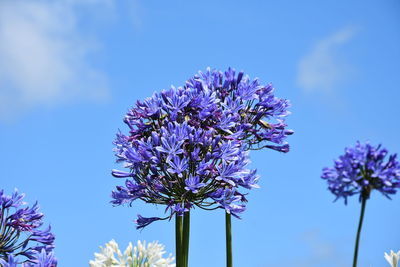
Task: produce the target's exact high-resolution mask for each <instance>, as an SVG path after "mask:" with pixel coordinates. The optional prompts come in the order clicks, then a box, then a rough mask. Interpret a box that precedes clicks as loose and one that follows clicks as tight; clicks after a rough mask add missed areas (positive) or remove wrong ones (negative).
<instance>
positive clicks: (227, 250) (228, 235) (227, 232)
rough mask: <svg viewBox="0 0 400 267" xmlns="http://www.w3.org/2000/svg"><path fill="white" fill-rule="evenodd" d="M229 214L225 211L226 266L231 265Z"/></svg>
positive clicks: (230, 266)
mask: <svg viewBox="0 0 400 267" xmlns="http://www.w3.org/2000/svg"><path fill="white" fill-rule="evenodd" d="M231 217H232V216H231V214H229V213H227V212H225V231H226V267H232V224H231Z"/></svg>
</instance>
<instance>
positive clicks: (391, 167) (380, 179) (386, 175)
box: [321, 142, 400, 204]
mask: <svg viewBox="0 0 400 267" xmlns="http://www.w3.org/2000/svg"><path fill="white" fill-rule="evenodd" d="M321 178H323V179H326V180H327V182H328V187H329V190H330V191H331V192H332V193H333V194H334V195H336V199H338V198H344V200H345V203H346V204H347V198H348V197H349V196H352V195H355V194H359V195H360V201H361V200H362V198H366V199H368V198H369V196H370V193H371V191H372V190H377V191H379V192H381V193H382V194H383V195H384V196H386V197H388V198H390V195H392V194H395V193H396V191H397V190H398V189H399V188H400V163H399V161H398V160H397V155H396V154H393V155H389V156H388V151H387V150H386V149H385V148H383V147H382V146H381V145H378V146H373V145H371V144H369V143H365V144H361V143H360V142H357V144H356V145H355V146H354V147H348V148H346V149H345V154H344V155H342V156H340V157H339V159H337V160H335V163H334V167H333V168H324V169H323V173H322V176H321Z"/></svg>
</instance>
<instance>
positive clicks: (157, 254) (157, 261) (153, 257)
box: [89, 240, 175, 267]
mask: <svg viewBox="0 0 400 267" xmlns="http://www.w3.org/2000/svg"><path fill="white" fill-rule="evenodd" d="M100 249H101V252H100V253H95V254H94V255H95V260H91V261H90V262H89V265H90V267H113V266H115V267H175V264H174V263H173V261H174V258H173V257H172V256H171V255H169V256H168V257H167V258H164V257H163V255H164V254H165V251H164V246H163V245H161V244H158V243H157V242H152V243H149V244H147V245H146V241H145V242H143V243H142V242H140V241H138V242H137V246H135V247H133V246H132V243H129V245H128V247H127V248H126V249H125V252H124V253H122V252H121V251H120V250H119V248H118V244H117V242H115V241H114V240H111V241H110V242H108V243H106V245H105V247H104V248H102V247H100Z"/></svg>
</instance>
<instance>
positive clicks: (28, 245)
mask: <svg viewBox="0 0 400 267" xmlns="http://www.w3.org/2000/svg"><path fill="white" fill-rule="evenodd" d="M23 198H24V194H20V193H18V191H17V190H15V192H14V193H13V194H12V195H6V194H4V191H3V190H1V191H0V264H1V265H2V266H5V267H7V266H16V264H23V266H24V267H34V266H43V267H54V266H57V261H56V259H55V258H54V256H53V253H52V250H53V248H54V235H53V234H52V233H51V229H50V226H49V227H48V228H46V229H41V228H40V227H41V226H42V225H43V221H42V218H43V214H42V213H40V212H39V207H38V204H37V203H35V204H34V205H33V206H32V207H28V206H25V205H26V203H25V202H23Z"/></svg>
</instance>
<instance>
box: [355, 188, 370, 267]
mask: <svg viewBox="0 0 400 267" xmlns="http://www.w3.org/2000/svg"><path fill="white" fill-rule="evenodd" d="M361 198H362V200H361V214H360V221H359V222H358V229H357V237H356V246H355V248H354V258H353V267H357V257H358V244H359V242H360V235H361V228H362V223H363V220H364V212H365V204H366V203H367V197H365V196H362V197H361Z"/></svg>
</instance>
